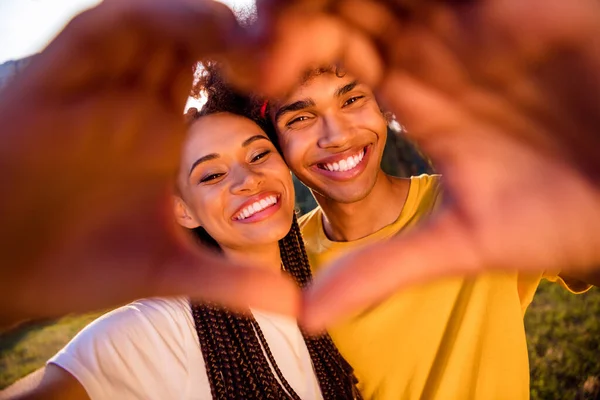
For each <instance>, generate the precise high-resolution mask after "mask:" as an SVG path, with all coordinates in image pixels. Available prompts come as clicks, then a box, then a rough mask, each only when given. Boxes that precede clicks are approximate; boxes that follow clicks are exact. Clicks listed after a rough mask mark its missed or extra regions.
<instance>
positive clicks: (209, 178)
mask: <svg viewBox="0 0 600 400" xmlns="http://www.w3.org/2000/svg"><path fill="white" fill-rule="evenodd" d="M223 175H225V174H221V173H218V174H210V175H206V176H205V177H203V178H202V179H200V183H205V182H210V181H214V180H215V179H218V178H220V177H221V176H223Z"/></svg>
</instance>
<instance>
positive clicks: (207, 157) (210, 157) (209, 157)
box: [188, 153, 220, 177]
mask: <svg viewBox="0 0 600 400" xmlns="http://www.w3.org/2000/svg"><path fill="white" fill-rule="evenodd" d="M219 157H220V156H219V155H218V154H217V153H212V154H207V155H205V156H204V157H200V158H199V159H197V160H196V161H194V163H193V164H192V166H191V168H190V172H189V174H188V177H189V176H190V175H192V172H194V168H196V167H197V166H198V165H200V164H202V163H203V162H207V161H210V160H215V159H217V158H219Z"/></svg>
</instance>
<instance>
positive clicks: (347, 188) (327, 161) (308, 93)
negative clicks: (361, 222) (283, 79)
mask: <svg viewBox="0 0 600 400" xmlns="http://www.w3.org/2000/svg"><path fill="white" fill-rule="evenodd" d="M272 112H273V114H272V115H274V118H275V124H276V127H277V135H278V139H279V144H280V147H281V150H282V152H283V156H284V158H285V160H286V162H287V164H288V166H289V167H290V169H291V170H292V171H293V172H294V174H296V176H297V177H298V178H299V179H300V180H301V181H302V182H303V183H304V184H305V185H306V186H308V187H309V188H311V189H312V190H313V191H315V192H316V193H318V194H319V195H321V196H323V197H325V198H328V199H331V200H333V201H336V202H340V203H353V202H356V201H359V200H362V199H363V198H365V197H366V196H367V195H368V194H369V193H370V192H371V189H372V188H373V186H374V185H375V182H376V180H377V175H378V173H379V172H380V170H381V169H380V163H381V157H382V155H383V148H384V147H385V140H386V138H387V123H386V120H385V118H384V116H383V115H382V112H381V110H380V108H379V105H378V104H377V101H376V100H375V96H374V95H373V92H372V91H371V89H370V88H369V87H367V86H365V85H364V84H361V83H358V82H357V81H356V80H355V78H354V77H352V76H350V75H345V76H343V77H337V76H336V75H335V74H334V73H323V74H320V75H317V76H315V77H313V78H311V79H310V80H309V81H308V82H306V83H305V84H303V85H302V86H300V87H298V88H297V89H296V90H295V91H294V92H292V93H291V94H290V95H289V96H287V97H286V98H284V99H282V100H280V101H278V102H277V103H276V104H274V107H273V109H272Z"/></svg>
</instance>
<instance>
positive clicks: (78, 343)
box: [48, 298, 322, 400]
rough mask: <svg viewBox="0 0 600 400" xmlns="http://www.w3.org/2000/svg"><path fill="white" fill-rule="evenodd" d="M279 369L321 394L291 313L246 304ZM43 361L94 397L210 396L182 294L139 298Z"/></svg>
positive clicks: (306, 395)
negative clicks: (66, 374) (62, 372)
mask: <svg viewBox="0 0 600 400" xmlns="http://www.w3.org/2000/svg"><path fill="white" fill-rule="evenodd" d="M252 313H253V315H254V318H255V319H256V321H257V322H258V324H259V325H260V328H261V330H262V331H263V334H264V336H265V339H266V340H267V343H268V344H269V347H270V349H271V352H272V353H273V357H274V358H275V361H276V362H277V365H278V366H279V369H280V370H281V373H282V374H283V376H284V377H285V378H286V380H287V381H288V382H289V384H290V386H291V387H292V388H293V389H294V390H295V391H296V393H297V394H298V395H299V396H300V398H302V399H322V394H321V390H320V388H319V384H318V381H317V378H316V376H315V373H314V369H313V366H312V362H311V359H310V356H309V353H308V349H307V348H306V344H305V342H304V339H303V337H302V334H301V333H300V330H299V329H298V325H297V323H296V321H295V320H293V319H292V318H289V317H285V316H282V315H277V314H272V313H267V312H264V311H257V310H252ZM48 362H49V363H53V364H56V365H58V366H60V367H61V368H63V369H65V370H66V371H68V372H69V373H70V374H71V375H73V376H74V377H75V378H76V379H77V380H78V381H79V382H80V383H81V385H83V387H84V388H85V390H86V391H87V393H88V395H89V396H90V398H91V399H92V400H95V399H144V400H146V399H212V395H211V392H210V385H209V383H208V376H207V375H206V368H205V365H204V359H203V357H202V351H201V350H200V344H199V342H198V334H197V333H196V328H195V325H194V319H193V317H192V314H191V310H190V305H189V302H188V300H187V299H186V298H164V299H163V298H156V299H145V300H139V301H136V302H134V303H131V304H128V305H126V306H124V307H121V308H118V309H116V310H114V311H112V312H110V313H108V314H106V315H104V316H102V317H100V318H98V319H97V320H96V321H94V322H92V323H91V324H90V325H88V326H87V327H85V328H84V329H83V330H82V331H81V332H79V334H77V336H75V338H73V340H71V342H69V344H67V345H66V346H65V347H64V348H63V349H62V350H61V351H59V352H58V353H57V354H56V355H55V356H54V357H53V358H51V359H50V360H49V361H48Z"/></svg>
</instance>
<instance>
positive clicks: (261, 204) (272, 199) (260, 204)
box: [235, 196, 277, 221]
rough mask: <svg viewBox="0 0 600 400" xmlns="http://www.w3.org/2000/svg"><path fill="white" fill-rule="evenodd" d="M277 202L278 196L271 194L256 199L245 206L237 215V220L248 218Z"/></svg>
mask: <svg viewBox="0 0 600 400" xmlns="http://www.w3.org/2000/svg"><path fill="white" fill-rule="evenodd" d="M275 203H277V196H269V197H266V198H264V199H262V200H260V201H255V202H254V203H252V204H250V205H249V206H248V207H246V208H244V209H243V210H242V211H240V213H239V214H238V215H237V216H236V217H235V219H236V220H238V221H239V220H241V219H246V218H248V217H251V216H253V215H254V214H256V213H257V212H259V211H262V210H264V209H265V208H268V207H271V206H272V205H273V204H275Z"/></svg>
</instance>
